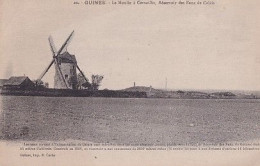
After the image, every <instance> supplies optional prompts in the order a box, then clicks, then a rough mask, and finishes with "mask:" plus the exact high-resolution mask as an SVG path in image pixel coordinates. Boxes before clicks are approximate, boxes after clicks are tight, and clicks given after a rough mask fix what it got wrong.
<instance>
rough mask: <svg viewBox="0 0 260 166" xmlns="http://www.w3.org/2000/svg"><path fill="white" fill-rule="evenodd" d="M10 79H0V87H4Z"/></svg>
mask: <svg viewBox="0 0 260 166" xmlns="http://www.w3.org/2000/svg"><path fill="white" fill-rule="evenodd" d="M7 80H8V79H0V89H2V88H3V86H4V84H5V83H6V81H7Z"/></svg>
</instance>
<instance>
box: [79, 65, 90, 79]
mask: <svg viewBox="0 0 260 166" xmlns="http://www.w3.org/2000/svg"><path fill="white" fill-rule="evenodd" d="M77 69H78V70H79V72H80V73H81V74H82V76H83V77H84V79H85V80H86V82H88V79H87V77H86V76H85V74H84V73H83V72H82V71H81V70H80V68H79V66H78V64H77Z"/></svg>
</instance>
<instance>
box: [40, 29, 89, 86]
mask: <svg viewBox="0 0 260 166" xmlns="http://www.w3.org/2000/svg"><path fill="white" fill-rule="evenodd" d="M73 33H74V31H72V32H71V34H70V35H69V37H68V38H67V40H66V41H65V42H64V44H63V45H62V46H61V48H60V49H59V50H58V51H56V48H55V46H54V43H53V40H52V37H51V36H50V37H49V44H50V48H51V52H52V55H53V59H52V61H51V63H50V64H49V66H48V67H47V68H46V69H45V70H44V71H43V72H42V74H41V75H40V77H39V78H38V79H37V80H38V81H37V82H40V80H41V79H42V78H43V77H44V75H45V74H46V73H47V72H48V70H49V69H50V67H51V66H52V65H53V64H54V66H55V76H54V88H55V89H77V85H78V81H77V69H78V70H79V72H80V73H81V74H82V75H83V77H84V78H85V80H86V81H88V80H87V78H86V77H85V75H84V74H83V72H82V71H81V70H80V68H79V66H78V64H77V60H76V57H75V55H71V54H70V53H69V52H67V50H66V51H65V52H63V50H64V49H65V48H67V46H68V43H69V41H70V39H71V37H72V35H73Z"/></svg>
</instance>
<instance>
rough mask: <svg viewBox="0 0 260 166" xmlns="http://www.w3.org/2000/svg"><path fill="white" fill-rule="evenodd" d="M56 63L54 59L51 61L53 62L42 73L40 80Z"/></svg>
mask: <svg viewBox="0 0 260 166" xmlns="http://www.w3.org/2000/svg"><path fill="white" fill-rule="evenodd" d="M53 63H54V59H53V60H52V61H51V63H50V64H49V66H48V67H47V68H46V69H45V70H44V71H43V72H42V74H41V75H40V77H39V78H38V80H41V79H42V78H43V76H44V75H45V74H46V73H47V71H48V70H49V69H50V67H51V66H52V64H53Z"/></svg>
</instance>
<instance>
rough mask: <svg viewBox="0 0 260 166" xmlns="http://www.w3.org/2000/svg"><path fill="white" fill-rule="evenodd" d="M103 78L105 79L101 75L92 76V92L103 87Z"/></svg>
mask: <svg viewBox="0 0 260 166" xmlns="http://www.w3.org/2000/svg"><path fill="white" fill-rule="evenodd" d="M103 78H104V76H101V75H92V76H91V79H92V84H91V87H92V90H98V88H99V87H100V85H101V82H102V80H103Z"/></svg>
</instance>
